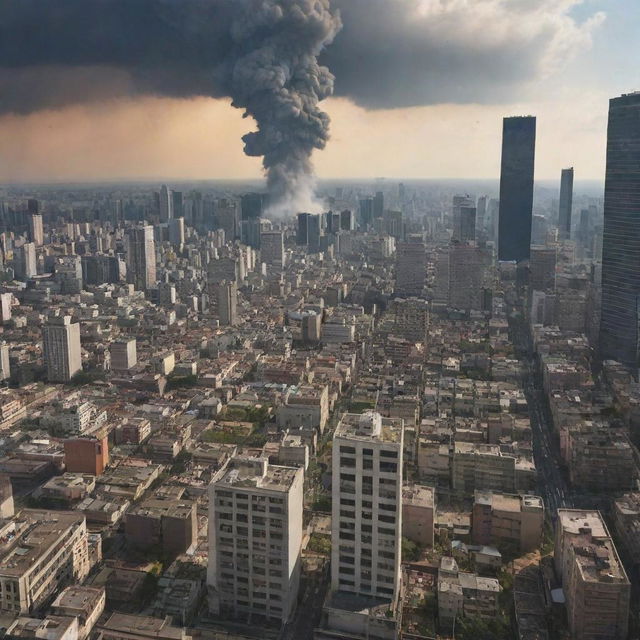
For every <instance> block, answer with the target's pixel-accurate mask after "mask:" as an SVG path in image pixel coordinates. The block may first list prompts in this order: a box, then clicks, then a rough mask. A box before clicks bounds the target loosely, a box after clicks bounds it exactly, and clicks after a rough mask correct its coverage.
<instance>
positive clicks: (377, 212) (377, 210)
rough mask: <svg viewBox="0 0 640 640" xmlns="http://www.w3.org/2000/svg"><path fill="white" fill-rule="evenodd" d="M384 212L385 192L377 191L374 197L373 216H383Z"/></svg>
mask: <svg viewBox="0 0 640 640" xmlns="http://www.w3.org/2000/svg"><path fill="white" fill-rule="evenodd" d="M383 214H384V194H383V193H382V191H377V192H376V195H375V196H374V197H373V217H374V218H382V216H383Z"/></svg>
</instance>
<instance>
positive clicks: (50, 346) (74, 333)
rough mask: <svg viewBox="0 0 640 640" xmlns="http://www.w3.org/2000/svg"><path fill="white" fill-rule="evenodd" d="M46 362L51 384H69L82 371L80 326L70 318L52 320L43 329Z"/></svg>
mask: <svg viewBox="0 0 640 640" xmlns="http://www.w3.org/2000/svg"><path fill="white" fill-rule="evenodd" d="M42 340H43V347H44V361H45V364H46V366H47V379H48V380H49V382H69V380H71V378H73V376H74V375H75V374H76V373H78V372H79V371H82V351H81V348H80V325H79V324H78V323H77V322H73V323H72V322H71V318H70V317H69V316H63V317H60V318H52V319H51V320H50V322H49V324H46V325H45V326H44V327H43V329H42Z"/></svg>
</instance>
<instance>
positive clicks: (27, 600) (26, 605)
mask: <svg viewBox="0 0 640 640" xmlns="http://www.w3.org/2000/svg"><path fill="white" fill-rule="evenodd" d="M0 539H2V540H3V541H4V542H3V544H2V545H0V585H2V588H1V589H0V610H1V611H5V612H8V613H13V614H26V613H30V612H32V611H34V610H36V609H37V608H38V607H40V606H42V605H43V604H44V603H45V602H46V601H47V599H48V598H49V597H51V596H52V595H53V594H54V593H55V591H56V590H57V589H59V588H60V587H61V586H63V585H65V584H69V583H78V582H82V581H83V580H84V579H85V578H86V577H87V575H88V574H89V569H90V566H89V546H88V536H87V526H86V522H85V518H84V516H83V515H82V514H78V513H74V512H68V511H44V510H32V509H24V510H23V511H21V512H20V515H19V516H17V518H15V519H13V520H9V521H6V522H4V523H2V525H1V527H0Z"/></svg>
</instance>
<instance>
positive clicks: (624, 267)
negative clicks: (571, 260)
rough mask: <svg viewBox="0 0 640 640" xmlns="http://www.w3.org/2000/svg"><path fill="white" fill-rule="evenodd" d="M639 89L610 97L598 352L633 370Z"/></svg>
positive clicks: (639, 209)
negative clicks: (616, 96)
mask: <svg viewBox="0 0 640 640" xmlns="http://www.w3.org/2000/svg"><path fill="white" fill-rule="evenodd" d="M639 310H640V92H636V93H632V94H627V95H623V96H620V97H619V98H613V99H612V100H611V101H610V103H609V129H608V136H607V172H606V182H605V194H604V233H603V243H602V315H601V321H600V355H601V357H602V358H603V359H611V360H617V361H618V362H621V363H623V364H625V365H627V366H628V367H629V368H631V369H632V370H633V372H634V375H637V372H638V365H639V362H640V358H639V339H638V337H639V326H638V325H639V324H640V314H639Z"/></svg>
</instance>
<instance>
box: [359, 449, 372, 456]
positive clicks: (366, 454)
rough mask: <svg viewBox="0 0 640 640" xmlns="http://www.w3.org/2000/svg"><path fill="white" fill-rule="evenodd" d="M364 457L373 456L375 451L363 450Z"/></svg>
mask: <svg viewBox="0 0 640 640" xmlns="http://www.w3.org/2000/svg"><path fill="white" fill-rule="evenodd" d="M362 455H363V456H372V455H373V449H363V450H362Z"/></svg>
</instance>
